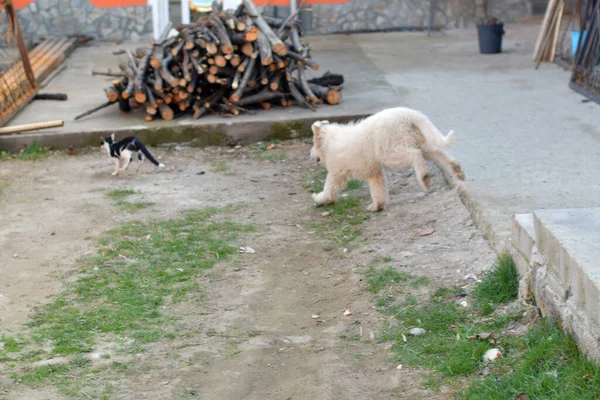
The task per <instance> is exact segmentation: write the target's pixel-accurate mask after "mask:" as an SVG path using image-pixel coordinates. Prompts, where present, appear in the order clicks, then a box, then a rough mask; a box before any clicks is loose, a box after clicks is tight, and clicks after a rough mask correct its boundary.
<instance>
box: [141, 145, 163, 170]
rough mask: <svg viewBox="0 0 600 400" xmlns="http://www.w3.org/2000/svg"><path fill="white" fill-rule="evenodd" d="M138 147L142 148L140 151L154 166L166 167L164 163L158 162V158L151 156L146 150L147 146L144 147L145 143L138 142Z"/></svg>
mask: <svg viewBox="0 0 600 400" xmlns="http://www.w3.org/2000/svg"><path fill="white" fill-rule="evenodd" d="M138 146H139V147H140V150H141V152H142V153H144V155H145V156H146V158H147V159H148V160H150V162H151V163H152V164H154V165H156V166H157V167H160V168H163V167H164V166H165V165H164V164H163V163H159V162H158V161H156V158H154V157H153V156H152V154H150V151H148V149H147V148H146V146H144V143H142V142H141V141H140V142H138Z"/></svg>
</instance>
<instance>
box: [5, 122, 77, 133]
mask: <svg viewBox="0 0 600 400" xmlns="http://www.w3.org/2000/svg"><path fill="white" fill-rule="evenodd" d="M64 124H65V122H64V121H63V120H57V121H48V122H38V123H35V124H25V125H15V126H5V127H4V128H0V135H10V134H13V133H21V132H27V131H37V130H39V129H48V128H59V127H61V126H63V125H64Z"/></svg>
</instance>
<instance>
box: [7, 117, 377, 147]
mask: <svg viewBox="0 0 600 400" xmlns="http://www.w3.org/2000/svg"><path fill="white" fill-rule="evenodd" d="M369 115H371V114H346V115H341V116H340V115H337V116H334V115H330V116H328V115H323V114H320V115H318V117H317V116H315V117H304V118H292V119H288V120H286V121H276V120H256V121H235V119H233V120H223V122H217V123H212V124H206V123H204V124H197V123H194V122H193V121H190V123H181V124H173V125H169V126H157V127H145V126H140V127H130V128H124V129H119V130H114V129H111V130H107V129H102V128H99V129H94V130H86V131H81V132H69V133H59V132H57V133H52V132H48V133H29V134H22V135H18V134H15V135H7V136H0V150H5V151H13V152H14V151H18V150H19V149H21V148H23V147H24V146H29V145H31V144H33V143H34V142H35V143H37V144H38V145H40V146H51V147H52V148H54V149H56V150H63V149H67V148H69V147H71V146H74V147H87V146H99V145H100V136H109V135H110V134H111V133H116V135H117V139H121V138H123V137H126V136H137V137H139V138H140V139H142V141H143V142H144V143H146V144H148V145H150V146H155V145H158V144H164V143H189V144H190V145H191V146H196V147H203V146H224V145H237V144H248V143H252V142H256V141H260V140H266V139H279V140H284V139H294V138H300V137H308V136H310V135H312V133H311V130H310V126H311V125H312V123H313V122H314V121H316V120H323V119H327V120H329V121H331V122H339V123H345V122H348V121H353V120H357V119H361V118H366V117H368V116H369Z"/></svg>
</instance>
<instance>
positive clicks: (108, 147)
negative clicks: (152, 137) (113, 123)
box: [100, 133, 164, 175]
mask: <svg viewBox="0 0 600 400" xmlns="http://www.w3.org/2000/svg"><path fill="white" fill-rule="evenodd" d="M100 140H101V146H102V148H103V149H104V150H105V151H106V154H108V156H109V157H111V158H114V159H115V172H113V175H117V174H118V173H119V172H125V170H126V169H127V167H128V166H129V163H130V162H131V161H133V156H134V155H135V154H136V153H137V159H138V161H139V162H138V165H137V167H136V168H135V170H136V171H137V170H138V169H139V168H140V165H142V161H144V157H142V153H143V154H144V156H146V158H147V159H148V160H150V162H152V164H154V165H156V166H157V167H159V168H162V167H164V164H163V163H159V162H158V161H156V159H155V158H154V157H153V156H152V154H150V152H149V151H148V149H147V148H146V146H144V143H142V141H141V140H140V139H138V138H137V137H135V136H128V137H126V138H125V139H122V140H120V141H118V142H115V134H114V133H113V134H112V135H110V137H109V138H104V137H101V138H100Z"/></svg>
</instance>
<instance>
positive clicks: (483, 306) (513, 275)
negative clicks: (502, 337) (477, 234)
mask: <svg viewBox="0 0 600 400" xmlns="http://www.w3.org/2000/svg"><path fill="white" fill-rule="evenodd" d="M518 295H519V272H518V271H517V267H516V266H515V262H514V260H513V259H512V257H511V256H510V255H509V254H503V255H501V256H500V257H499V258H498V262H497V263H496V265H495V266H494V268H493V269H492V270H491V271H490V272H489V273H487V274H486V275H485V277H484V278H483V279H482V282H481V283H480V284H479V285H477V288H476V290H475V293H474V297H475V298H476V299H477V302H478V303H479V307H480V312H481V313H482V314H490V313H491V312H493V310H494V308H495V305H496V304H500V303H506V302H509V301H511V300H514V299H516V298H517V297H518Z"/></svg>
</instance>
